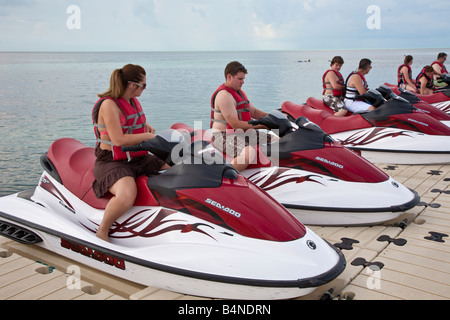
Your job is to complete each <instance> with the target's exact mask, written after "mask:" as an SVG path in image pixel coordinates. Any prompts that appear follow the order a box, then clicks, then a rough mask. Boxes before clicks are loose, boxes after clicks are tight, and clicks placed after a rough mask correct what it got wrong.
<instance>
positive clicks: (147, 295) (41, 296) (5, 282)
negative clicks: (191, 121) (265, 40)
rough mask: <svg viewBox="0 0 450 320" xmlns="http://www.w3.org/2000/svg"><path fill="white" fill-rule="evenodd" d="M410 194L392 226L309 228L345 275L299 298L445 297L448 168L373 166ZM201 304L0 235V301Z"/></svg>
mask: <svg viewBox="0 0 450 320" xmlns="http://www.w3.org/2000/svg"><path fill="white" fill-rule="evenodd" d="M378 167H379V168H381V169H382V170H384V171H385V172H386V173H387V174H389V175H390V176H391V177H393V178H394V179H395V180H396V181H398V182H400V183H402V184H404V185H405V186H407V187H409V188H411V189H414V190H416V191H417V193H418V194H419V195H420V197H421V202H420V204H419V205H418V206H416V207H415V208H413V209H412V210H409V211H408V212H406V213H405V214H403V215H402V216H401V217H400V218H398V219H396V220H395V221H390V222H387V223H385V224H384V225H378V226H361V227H317V226H312V227H310V228H311V229H312V230H313V231H314V232H316V233H317V234H318V235H320V236H321V237H323V238H324V239H326V240H328V241H329V242H330V243H332V244H334V245H336V246H337V247H338V248H340V249H341V250H342V252H343V253H344V255H345V258H346V260H347V267H346V269H345V271H344V272H343V273H342V274H341V275H340V276H339V277H338V278H337V279H335V280H334V281H333V282H331V283H328V284H327V285H325V286H322V287H319V288H317V290H315V291H314V292H313V293H312V294H310V295H308V296H305V297H302V298H301V299H302V300H317V299H354V300H382V299H387V300H397V299H398V300H447V299H450V237H449V236H450V165H430V166H408V165H385V164H380V165H378ZM71 299H74V300H192V299H206V298H199V297H192V296H186V295H182V294H179V293H174V292H169V291H165V290H160V289H158V288H154V287H145V286H142V285H140V284H136V283H132V282H128V281H124V280H123V279H120V278H115V277H112V276H111V275H108V274H105V273H102V272H100V271H97V270H94V269H92V268H89V267H87V266H82V265H77V263H76V262H74V261H71V260H68V259H66V258H64V257H61V256H59V255H55V254H53V253H51V252H49V251H46V250H44V249H41V248H39V247H36V246H26V245H22V244H19V243H17V242H14V241H11V240H8V239H6V238H3V237H0V300H71Z"/></svg>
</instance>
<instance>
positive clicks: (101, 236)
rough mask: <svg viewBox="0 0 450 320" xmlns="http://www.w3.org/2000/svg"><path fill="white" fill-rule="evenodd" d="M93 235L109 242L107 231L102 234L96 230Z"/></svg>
mask: <svg viewBox="0 0 450 320" xmlns="http://www.w3.org/2000/svg"><path fill="white" fill-rule="evenodd" d="M95 235H96V236H97V238H99V239H102V240H103V241H106V242H110V241H109V236H108V233H106V234H104V233H102V232H99V231H97V233H96V234H95Z"/></svg>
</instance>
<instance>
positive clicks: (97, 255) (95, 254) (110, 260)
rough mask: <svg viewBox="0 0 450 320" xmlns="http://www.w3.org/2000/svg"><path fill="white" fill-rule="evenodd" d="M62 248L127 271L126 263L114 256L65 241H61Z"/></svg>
mask: <svg viewBox="0 0 450 320" xmlns="http://www.w3.org/2000/svg"><path fill="white" fill-rule="evenodd" d="M61 247H63V248H66V249H68V250H72V251H74V252H78V253H79V254H82V255H83V256H86V257H89V258H91V259H94V260H97V261H100V262H104V263H106V264H107V265H110V266H114V267H116V268H117V269H120V270H125V261H124V260H123V259H119V258H117V257H114V256H112V255H109V254H106V253H103V252H100V251H97V250H94V249H91V248H89V247H86V246H83V245H81V244H77V243H73V242H70V241H68V240H64V239H61Z"/></svg>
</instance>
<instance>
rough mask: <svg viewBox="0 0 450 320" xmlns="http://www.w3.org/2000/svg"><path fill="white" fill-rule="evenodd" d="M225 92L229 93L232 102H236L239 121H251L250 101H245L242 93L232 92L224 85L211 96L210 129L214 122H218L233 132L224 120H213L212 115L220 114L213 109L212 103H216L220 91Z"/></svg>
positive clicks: (245, 97)
mask: <svg viewBox="0 0 450 320" xmlns="http://www.w3.org/2000/svg"><path fill="white" fill-rule="evenodd" d="M222 90H226V91H227V92H229V93H230V94H231V95H232V96H233V98H234V100H236V103H237V106H236V111H237V113H238V118H239V120H241V121H250V120H252V115H251V113H250V101H249V100H248V99H247V96H246V95H245V93H244V92H243V91H236V90H233V89H231V88H229V87H227V86H226V85H224V84H222V85H221V86H220V87H219V88H218V89H217V90H216V92H214V94H213V95H212V98H211V123H210V128H212V126H213V123H214V122H220V123H224V124H226V125H227V129H229V130H233V128H232V127H231V126H230V125H229V124H228V123H227V122H226V121H225V120H216V119H214V113H221V112H220V110H217V109H215V106H214V103H215V101H216V97H217V95H218V94H219V92H220V91H222Z"/></svg>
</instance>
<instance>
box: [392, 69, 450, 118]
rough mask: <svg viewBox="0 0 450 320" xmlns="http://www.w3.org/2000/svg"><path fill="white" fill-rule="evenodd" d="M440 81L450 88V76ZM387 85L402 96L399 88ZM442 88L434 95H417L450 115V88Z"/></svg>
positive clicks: (442, 77)
mask: <svg viewBox="0 0 450 320" xmlns="http://www.w3.org/2000/svg"><path fill="white" fill-rule="evenodd" d="M440 81H441V82H444V83H447V84H448V85H449V86H450V75H448V74H446V75H443V76H441V77H440ZM385 85H387V86H389V87H390V88H391V89H392V90H393V91H394V93H396V94H401V93H402V91H400V89H399V88H398V86H396V85H394V84H390V83H387V82H386V83H385ZM449 86H447V87H442V88H439V89H437V90H435V92H434V93H433V94H430V95H428V94H417V93H413V94H414V95H416V96H417V97H418V98H419V99H420V100H422V101H425V102H427V103H429V104H431V105H432V106H434V107H436V108H437V109H439V110H441V111H443V112H445V113H448V114H450V87H449Z"/></svg>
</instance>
